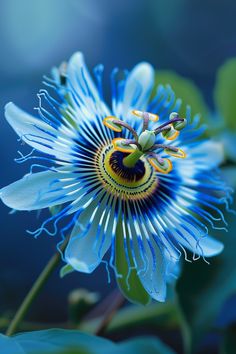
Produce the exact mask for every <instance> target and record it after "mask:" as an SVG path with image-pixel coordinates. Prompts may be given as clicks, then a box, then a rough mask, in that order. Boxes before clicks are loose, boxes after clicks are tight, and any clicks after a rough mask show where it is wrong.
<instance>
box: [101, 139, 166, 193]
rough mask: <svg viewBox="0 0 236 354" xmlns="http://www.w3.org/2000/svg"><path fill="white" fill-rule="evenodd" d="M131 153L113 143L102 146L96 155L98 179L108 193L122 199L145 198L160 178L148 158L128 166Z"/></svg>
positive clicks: (153, 189) (152, 190)
mask: <svg viewBox="0 0 236 354" xmlns="http://www.w3.org/2000/svg"><path fill="white" fill-rule="evenodd" d="M128 155H129V154H128V153H127V152H122V151H119V150H115V149H114V147H113V145H112V144H110V145H108V146H103V147H100V148H99V150H98V151H97V154H96V155H95V168H96V173H97V176H98V179H99V180H100V182H101V183H102V184H103V186H104V188H105V189H106V190H107V191H108V193H110V194H113V195H116V196H119V197H121V198H122V199H127V198H128V199H132V200H138V199H145V198H147V197H148V196H150V195H151V194H152V193H154V192H155V190H156V189H157V187H158V183H159V181H158V179H157V178H156V174H155V173H154V171H153V169H152V167H151V165H150V164H149V163H148V161H147V159H144V158H143V157H141V158H140V159H139V160H138V161H137V163H136V164H135V166H134V167H126V166H124V164H123V161H124V159H125V158H126V157H127V156H128Z"/></svg>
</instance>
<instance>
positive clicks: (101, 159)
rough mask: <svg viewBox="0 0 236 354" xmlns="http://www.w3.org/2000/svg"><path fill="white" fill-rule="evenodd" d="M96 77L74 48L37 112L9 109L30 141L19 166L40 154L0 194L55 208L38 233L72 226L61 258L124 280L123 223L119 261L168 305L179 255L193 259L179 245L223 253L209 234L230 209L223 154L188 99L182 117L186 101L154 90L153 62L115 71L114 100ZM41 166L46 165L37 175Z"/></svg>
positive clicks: (12, 202)
mask: <svg viewBox="0 0 236 354" xmlns="http://www.w3.org/2000/svg"><path fill="white" fill-rule="evenodd" d="M102 74H103V67H102V65H99V66H97V67H95V69H94V79H93V78H92V76H91V75H90V73H89V71H88V69H87V67H86V65H85V63H84V59H83V56H82V54H81V53H75V54H74V55H73V56H72V57H71V59H70V60H69V62H68V63H63V64H62V65H61V66H60V67H59V68H54V69H53V71H52V77H51V78H45V84H46V85H47V86H48V87H49V88H50V90H51V91H53V92H54V95H52V94H49V92H48V91H47V90H41V91H40V92H39V94H38V97H39V107H38V108H37V110H38V115H37V117H34V116H32V115H30V114H28V113H26V112H24V111H22V110H21V109H20V108H18V107H17V106H15V105H14V104H13V103H8V104H7V105H6V112H5V115H6V119H7V121H8V122H9V124H10V125H11V126H12V128H13V129H14V130H15V132H16V133H17V134H18V135H19V137H20V139H21V140H22V141H23V142H25V143H27V144H28V145H29V146H31V147H32V148H33V150H32V152H31V153H29V154H28V155H26V156H23V155H22V156H21V157H20V158H19V159H18V162H23V161H26V160H30V159H33V161H35V159H38V161H39V162H38V163H34V164H33V165H32V166H31V170H30V172H29V173H28V174H27V175H25V176H24V177H23V178H22V179H21V180H19V181H17V182H14V183H12V184H10V185H9V186H7V187H5V188H2V189H1V190H0V197H1V199H2V201H3V202H4V203H5V204H6V205H7V206H9V207H10V208H13V209H15V210H38V209H43V208H52V207H56V208H55V210H54V211H55V212H54V213H53V215H51V216H50V217H49V218H48V219H47V220H45V221H44V222H43V224H42V226H41V227H40V228H39V229H38V230H36V231H35V232H33V234H34V235H35V237H37V236H38V235H39V234H40V233H41V232H42V231H45V232H47V233H48V234H49V235H56V234H57V233H58V232H60V233H61V236H62V239H64V237H65V235H67V234H68V233H70V239H69V242H68V245H67V247H66V250H65V253H64V255H63V258H64V260H65V262H66V263H67V264H68V265H70V266H71V267H72V268H73V269H75V270H77V271H80V272H84V273H91V272H92V271H93V270H94V269H95V268H96V267H97V266H98V265H99V264H100V263H101V262H105V263H106V265H107V264H109V265H110V267H111V268H113V269H114V271H115V275H116V277H118V278H119V277H122V274H120V273H119V271H118V269H117V267H116V253H117V247H116V239H117V232H118V230H119V233H120V234H121V235H122V242H123V246H122V247H123V249H124V260H123V261H124V262H126V264H127V265H128V267H129V268H130V269H131V268H132V269H133V270H135V272H136V275H137V276H138V278H139V280H140V282H141V284H142V286H143V288H144V289H145V290H146V292H148V293H149V294H150V295H151V297H152V298H154V299H156V300H159V301H164V300H165V298H166V284H167V282H169V281H171V280H173V279H174V278H176V276H177V275H178V269H179V260H180V257H181V255H184V257H185V259H187V260H188V258H187V257H188V256H187V252H186V250H189V251H191V252H192V254H193V256H192V258H193V259H196V258H199V257H201V256H202V257H203V258H204V259H205V258H206V257H211V256H215V255H217V254H218V253H220V252H221V251H222V249H223V245H222V243H221V242H219V241H218V240H215V239H213V238H212V237H211V236H210V235H209V234H208V226H209V225H210V226H211V227H213V228H221V225H218V224H217V223H220V222H221V221H223V223H226V222H225V220H224V216H223V213H222V211H221V209H220V208H219V206H220V205H221V204H225V205H226V209H228V203H229V202H230V199H231V197H230V195H231V191H230V189H229V188H227V186H225V184H224V183H223V182H222V181H221V180H220V177H219V176H218V173H217V170H216V168H217V165H218V164H219V162H220V160H221V158H222V151H221V149H220V147H219V146H218V145H217V144H216V143H213V142H211V141H207V140H204V139H203V138H201V135H202V133H203V131H204V129H205V127H203V126H201V125H200V122H199V120H200V119H199V116H198V115H196V116H194V117H191V110H190V108H189V107H186V116H185V117H184V118H183V117H180V116H179V114H178V111H179V109H180V106H181V100H180V99H176V98H175V94H174V92H173V91H172V89H171V87H169V86H165V87H164V86H162V85H159V86H157V87H154V70H153V68H152V66H151V65H149V64H148V63H146V62H142V63H140V64H138V65H137V66H135V67H134V68H133V70H131V71H130V72H128V71H119V70H118V69H115V70H113V72H112V74H111V87H112V95H111V96H112V97H111V100H112V104H111V107H109V105H108V104H107V103H106V101H105V99H104V93H103V85H102ZM37 167H38V168H42V169H43V170H42V171H38V172H35V168H37ZM222 228H224V226H223V227H222ZM58 230H59V231H58ZM108 250H110V252H109V257H108V258H107V257H106V258H105V260H104V255H105V254H106V253H107V251H108ZM106 259H108V260H106ZM128 278H129V273H128V275H127V282H128Z"/></svg>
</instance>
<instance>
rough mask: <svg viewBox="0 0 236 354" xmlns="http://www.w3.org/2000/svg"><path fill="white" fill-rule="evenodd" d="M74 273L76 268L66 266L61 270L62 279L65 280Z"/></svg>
mask: <svg viewBox="0 0 236 354" xmlns="http://www.w3.org/2000/svg"><path fill="white" fill-rule="evenodd" d="M72 272H74V268H73V267H72V266H71V265H70V264H66V265H64V266H63V267H62V268H61V269H60V278H64V277H65V276H66V275H67V274H70V273H72Z"/></svg>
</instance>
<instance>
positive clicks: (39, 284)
mask: <svg viewBox="0 0 236 354" xmlns="http://www.w3.org/2000/svg"><path fill="white" fill-rule="evenodd" d="M66 245H67V240H65V242H64V243H63V244H62V245H61V251H62V252H63V251H64V250H65V248H66ZM60 261H61V254H60V253H59V252H57V253H56V254H55V255H54V256H52V258H51V259H50V260H49V262H48V263H47V264H46V266H45V268H44V269H43V271H42V272H41V273H40V275H39V276H38V278H37V279H36V281H35V283H34V284H33V286H32V288H31V289H30V291H29V292H28V294H27V295H26V297H25V299H24V300H23V302H22V304H21V306H20V307H19V309H18V311H17V312H16V314H15V316H14V318H13V320H12V321H11V322H10V325H9V327H8V329H7V331H6V335H7V336H11V335H13V334H14V333H15V332H16V330H17V328H18V327H19V325H20V323H21V321H22V320H23V319H24V318H25V316H26V314H27V312H28V310H29V309H30V306H31V305H32V303H33V301H34V300H35V299H36V297H37V296H38V294H39V293H40V291H41V289H42V288H43V286H44V284H45V283H46V282H47V280H48V279H49V277H50V276H51V274H52V273H53V271H54V270H55V268H56V267H57V266H58V264H59V263H60Z"/></svg>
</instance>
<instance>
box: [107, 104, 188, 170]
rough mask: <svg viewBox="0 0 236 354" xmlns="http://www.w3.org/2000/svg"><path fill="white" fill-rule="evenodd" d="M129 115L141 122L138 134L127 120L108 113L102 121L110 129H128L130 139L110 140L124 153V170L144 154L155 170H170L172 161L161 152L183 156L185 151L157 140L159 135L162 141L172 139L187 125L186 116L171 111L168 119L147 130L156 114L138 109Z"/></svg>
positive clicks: (178, 156)
mask: <svg viewBox="0 0 236 354" xmlns="http://www.w3.org/2000/svg"><path fill="white" fill-rule="evenodd" d="M132 114H133V115H134V116H136V117H137V118H141V119H142V121H143V122H142V131H141V134H139V135H138V134H137V132H136V131H135V130H134V129H133V128H132V127H131V126H130V125H129V124H128V123H126V122H124V121H123V120H121V119H119V118H117V117H114V116H109V117H106V118H105V119H104V120H103V123H104V125H105V126H106V127H108V128H109V129H111V130H113V131H115V132H119V133H121V132H122V130H123V129H127V130H128V131H129V132H130V133H131V135H132V137H133V138H132V139H124V138H115V139H113V140H112V145H113V148H114V150H115V151H120V152H123V153H124V154H123V160H122V163H123V165H124V166H125V168H126V169H127V171H128V170H129V169H131V170H130V172H131V171H132V169H133V168H134V167H135V166H136V164H137V163H138V162H139V160H140V158H142V157H143V156H145V157H146V158H147V160H148V161H149V163H150V165H151V166H152V167H153V168H154V170H156V171H157V172H159V173H164V174H167V173H169V172H171V170H172V168H173V166H172V162H171V160H170V159H169V158H166V157H165V158H163V157H162V156H161V154H162V153H163V152H164V154H165V155H169V156H172V157H175V158H185V157H186V153H185V152H184V151H183V150H182V149H180V148H178V147H175V146H172V145H169V144H166V143H164V144H163V143H158V140H159V141H160V139H158V135H159V134H161V135H162V137H163V138H164V139H165V140H169V141H173V140H175V139H176V138H177V137H178V136H179V133H180V131H181V130H182V129H183V128H184V127H185V126H186V124H187V121H186V119H185V118H181V117H179V115H178V113H176V112H172V113H171V114H170V116H169V120H168V121H167V122H165V123H163V124H161V125H159V126H157V127H156V128H154V129H153V130H149V123H150V121H152V122H157V121H158V120H159V117H158V115H156V114H153V113H150V112H143V111H138V110H133V111H132ZM162 140H163V139H162Z"/></svg>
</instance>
